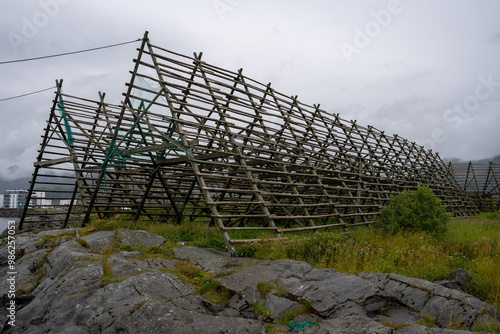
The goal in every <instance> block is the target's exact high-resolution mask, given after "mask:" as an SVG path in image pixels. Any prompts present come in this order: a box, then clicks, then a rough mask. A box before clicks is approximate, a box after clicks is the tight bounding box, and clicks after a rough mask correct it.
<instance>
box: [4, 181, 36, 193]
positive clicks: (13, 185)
mask: <svg viewBox="0 0 500 334" xmlns="http://www.w3.org/2000/svg"><path fill="white" fill-rule="evenodd" d="M30 181H31V177H23V178H21V179H17V180H12V181H6V180H0V194H5V191H6V190H14V189H29V186H30Z"/></svg>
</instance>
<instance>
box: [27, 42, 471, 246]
mask: <svg viewBox="0 0 500 334" xmlns="http://www.w3.org/2000/svg"><path fill="white" fill-rule="evenodd" d="M138 51H139V53H138V57H137V59H136V60H134V62H135V67H134V69H133V71H132V72H131V80H130V82H129V83H128V84H127V86H128V90H127V92H126V93H125V94H124V102H123V104H122V105H121V106H115V105H109V104H106V103H105V102H104V100H103V95H102V94H100V97H101V98H100V99H99V101H92V100H88V99H87V100H83V99H78V98H76V97H74V96H68V95H64V94H62V92H61V90H60V89H58V92H57V93H56V99H55V101H54V106H53V108H52V111H51V114H50V115H51V116H50V119H49V121H48V127H47V130H46V133H45V136H44V140H43V142H42V148H41V150H40V155H39V157H38V159H37V162H35V173H34V176H33V182H32V185H31V186H32V189H31V190H33V189H36V187H37V186H38V183H37V182H38V181H37V175H39V174H40V171H41V169H43V168H45V169H53V168H62V167H61V166H63V165H64V166H67V167H66V169H65V170H73V173H74V179H72V182H73V183H72V185H73V188H72V189H71V190H68V192H71V194H72V206H70V208H69V209H68V210H67V216H68V217H69V216H70V215H73V216H74V217H78V215H76V213H78V212H82V213H84V215H82V216H80V217H81V218H82V219H83V221H82V224H86V223H88V222H89V220H90V219H91V218H92V215H93V214H97V215H99V216H101V217H104V216H106V215H109V214H117V213H124V214H129V215H130V218H131V219H133V220H138V219H159V220H162V219H170V221H175V222H177V223H182V222H183V221H185V220H190V221H196V222H201V221H206V222H207V223H208V224H213V225H216V226H218V228H219V229H220V231H221V234H222V236H223V238H224V241H225V243H226V246H227V249H228V251H229V252H230V253H231V254H232V255H235V254H236V253H235V251H234V248H233V245H234V244H238V243H246V242H252V241H255V239H250V240H249V239H241V238H239V235H240V232H241V231H242V230H247V231H248V230H251V231H256V232H263V233H269V234H270V235H269V237H270V238H282V237H283V235H284V234H287V233H292V232H300V231H308V230H310V231H313V230H318V229H325V228H331V227H343V228H352V227H355V226H359V225H367V224H370V223H371V222H372V221H373V219H374V218H375V217H376V216H377V215H378V214H379V212H380V209H381V208H382V207H383V206H384V205H385V203H386V201H387V200H388V199H389V197H390V196H391V195H394V194H397V193H399V192H401V191H402V190H404V189H415V188H416V187H417V185H418V184H427V185H430V186H431V187H432V188H433V189H434V192H435V194H436V195H437V196H438V197H439V198H440V199H441V200H442V202H443V204H444V205H445V207H446V208H447V211H448V212H449V213H450V214H453V215H455V216H468V215H472V214H474V213H475V212H476V207H475V206H474V204H473V203H472V202H471V200H470V199H469V197H468V196H467V194H466V193H465V192H464V191H463V190H462V189H461V188H460V186H459V185H458V183H457V182H456V181H455V179H454V177H453V174H452V173H451V171H450V170H449V169H448V168H447V166H446V165H445V164H444V163H443V161H442V160H441V159H440V158H439V155H438V154H437V153H434V152H432V151H426V150H425V149H424V148H423V147H421V146H418V145H416V144H415V143H412V142H409V141H408V140H406V139H404V138H401V137H399V136H397V135H394V136H389V135H386V134H385V133H384V132H383V131H380V130H377V129H375V128H373V127H371V126H368V127H363V126H361V125H358V124H357V123H356V122H355V121H346V120H344V119H342V118H341V117H340V116H339V115H338V114H331V113H328V112H326V111H325V110H323V109H321V108H320V106H319V105H312V106H311V105H307V104H304V103H302V102H300V101H299V100H298V98H297V96H287V95H284V94H281V93H279V92H277V91H276V90H274V89H273V88H272V87H271V84H267V85H265V84H261V83H259V82H257V81H255V80H252V79H251V78H248V77H246V76H245V75H243V72H242V70H239V71H237V72H232V71H228V70H225V69H223V68H220V67H217V66H214V65H210V64H208V63H206V62H205V61H203V60H202V54H201V53H200V54H196V53H195V54H194V56H193V57H189V56H185V55H181V54H178V53H175V52H172V51H168V50H166V49H164V48H161V47H159V46H156V45H153V44H151V42H150V41H149V39H148V38H147V34H146V35H145V38H144V39H143V42H142V45H141V47H140V48H139V49H138ZM60 101H63V102H60ZM61 105H62V106H63V110H64V112H60V113H57V112H56V111H57V109H59V111H60V110H61V107H60V106H61ZM69 129H71V131H72V132H71V136H69ZM70 137H71V138H70ZM52 141H53V142H54V143H57V144H50V145H48V144H47V143H49V142H50V143H52ZM52 145H54V146H56V147H57V150H56V153H53V151H54V150H49V146H50V147H52ZM49 152H50V154H49ZM46 174H47V175H49V174H50V173H46ZM69 183H71V182H69ZM30 193H31V192H30ZM75 201H76V202H77V203H79V206H76V207H75V206H74V202H75ZM75 208H77V209H78V208H80V209H81V210H79V211H74V210H75ZM72 210H73V211H72ZM26 216H27V215H26ZM24 218H25V215H23V218H22V220H21V224H22V223H23V221H26V222H28V221H29V220H28V219H24ZM75 219H76V218H75ZM66 221H67V219H66ZM21 226H22V225H21ZM257 240H260V239H257Z"/></svg>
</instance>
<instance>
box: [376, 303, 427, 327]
mask: <svg viewBox="0 0 500 334" xmlns="http://www.w3.org/2000/svg"><path fill="white" fill-rule="evenodd" d="M374 319H376V320H377V321H379V322H381V321H387V322H391V323H394V324H395V325H413V324H415V323H416V322H417V321H419V320H420V319H422V316H421V315H419V314H418V313H416V312H413V311H410V310H409V309H407V308H404V307H401V306H389V307H387V308H386V309H385V310H384V311H383V312H382V314H381V315H378V316H376V317H374Z"/></svg>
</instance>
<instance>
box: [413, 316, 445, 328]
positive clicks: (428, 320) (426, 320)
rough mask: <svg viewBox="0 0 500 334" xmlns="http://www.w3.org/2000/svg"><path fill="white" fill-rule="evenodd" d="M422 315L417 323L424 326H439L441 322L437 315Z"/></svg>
mask: <svg viewBox="0 0 500 334" xmlns="http://www.w3.org/2000/svg"><path fill="white" fill-rule="evenodd" d="M421 316H422V319H420V320H418V321H417V322H416V324H417V325H422V326H425V327H430V328H434V327H439V324H438V322H437V319H436V317H433V316H431V315H428V314H421Z"/></svg>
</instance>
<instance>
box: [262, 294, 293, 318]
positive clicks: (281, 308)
mask: <svg viewBox="0 0 500 334" xmlns="http://www.w3.org/2000/svg"><path fill="white" fill-rule="evenodd" d="M265 306H266V307H267V309H268V310H269V313H270V314H269V318H271V319H273V320H276V319H280V318H281V317H283V316H284V315H285V313H286V312H294V311H296V310H297V309H298V308H299V307H300V304H299V303H297V302H294V301H291V300H290V299H287V298H281V297H277V296H275V295H272V294H270V293H269V294H267V295H266V302H265Z"/></svg>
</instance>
